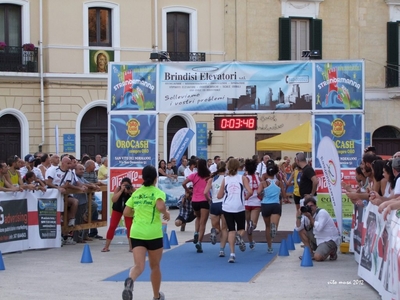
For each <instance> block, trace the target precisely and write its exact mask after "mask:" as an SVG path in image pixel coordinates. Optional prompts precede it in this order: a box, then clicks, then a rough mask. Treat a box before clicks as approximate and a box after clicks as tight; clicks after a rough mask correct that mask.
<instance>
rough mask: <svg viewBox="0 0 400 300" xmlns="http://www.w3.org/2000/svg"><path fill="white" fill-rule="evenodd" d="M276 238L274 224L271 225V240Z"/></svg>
mask: <svg viewBox="0 0 400 300" xmlns="http://www.w3.org/2000/svg"><path fill="white" fill-rule="evenodd" d="M275 236H276V224H275V223H271V238H274V237H275Z"/></svg>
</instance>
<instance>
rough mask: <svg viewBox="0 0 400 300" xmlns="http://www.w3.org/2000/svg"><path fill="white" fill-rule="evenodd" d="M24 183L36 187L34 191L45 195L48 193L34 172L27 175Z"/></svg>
mask: <svg viewBox="0 0 400 300" xmlns="http://www.w3.org/2000/svg"><path fill="white" fill-rule="evenodd" d="M23 181H24V184H25V185H32V186H34V190H33V191H39V190H40V191H42V192H43V193H45V192H46V186H45V185H44V183H43V182H42V181H40V180H38V179H37V178H36V175H35V173H33V172H32V171H29V172H28V173H26V174H25V176H24V177H23Z"/></svg>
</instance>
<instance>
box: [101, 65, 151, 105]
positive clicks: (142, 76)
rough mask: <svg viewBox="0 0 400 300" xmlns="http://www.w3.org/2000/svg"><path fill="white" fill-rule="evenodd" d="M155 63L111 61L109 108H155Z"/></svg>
mask: <svg viewBox="0 0 400 300" xmlns="http://www.w3.org/2000/svg"><path fill="white" fill-rule="evenodd" d="M156 71H157V65H156V64H135V65H126V64H121V63H112V64H111V68H110V70H109V82H108V93H109V95H108V96H109V101H110V106H109V107H110V110H150V111H154V110H155V109H156V95H157V84H156V79H157V77H156Z"/></svg>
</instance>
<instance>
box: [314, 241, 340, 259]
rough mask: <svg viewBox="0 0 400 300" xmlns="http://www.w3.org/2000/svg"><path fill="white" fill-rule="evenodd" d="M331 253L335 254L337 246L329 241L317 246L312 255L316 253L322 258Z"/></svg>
mask: <svg viewBox="0 0 400 300" xmlns="http://www.w3.org/2000/svg"><path fill="white" fill-rule="evenodd" d="M332 252H335V253H336V252H337V245H336V243H335V242H334V241H332V240H329V241H327V242H323V243H321V244H319V245H318V247H317V249H315V250H314V253H318V254H319V255H321V256H322V257H328V256H329V254H331V253H332Z"/></svg>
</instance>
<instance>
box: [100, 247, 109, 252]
mask: <svg viewBox="0 0 400 300" xmlns="http://www.w3.org/2000/svg"><path fill="white" fill-rule="evenodd" d="M101 252H110V249H107V248H103V249H102V250H101Z"/></svg>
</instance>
